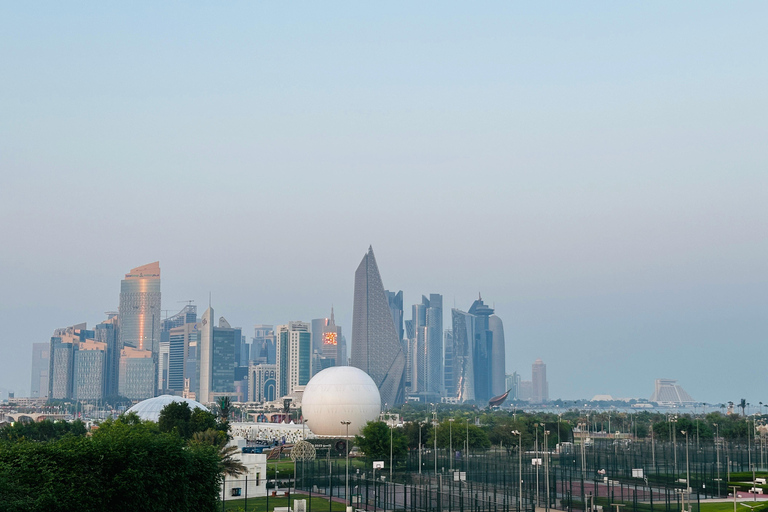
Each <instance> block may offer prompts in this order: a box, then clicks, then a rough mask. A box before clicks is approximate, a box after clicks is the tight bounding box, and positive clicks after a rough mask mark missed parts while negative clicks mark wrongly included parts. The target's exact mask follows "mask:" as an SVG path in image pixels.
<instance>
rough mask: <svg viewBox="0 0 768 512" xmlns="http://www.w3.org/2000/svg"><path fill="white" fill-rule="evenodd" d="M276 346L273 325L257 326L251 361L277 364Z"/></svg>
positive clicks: (252, 343)
mask: <svg viewBox="0 0 768 512" xmlns="http://www.w3.org/2000/svg"><path fill="white" fill-rule="evenodd" d="M275 344H276V341H275V331H274V329H273V328H272V326H271V325H264V324H257V325H255V326H254V335H253V339H252V340H251V361H254V362H257V363H267V364H275V361H276V354H275Z"/></svg>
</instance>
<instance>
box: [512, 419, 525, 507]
mask: <svg viewBox="0 0 768 512" xmlns="http://www.w3.org/2000/svg"><path fill="white" fill-rule="evenodd" d="M512 435H513V436H517V441H518V445H517V510H518V512H522V510H523V433H522V432H520V431H519V430H513V431H512Z"/></svg>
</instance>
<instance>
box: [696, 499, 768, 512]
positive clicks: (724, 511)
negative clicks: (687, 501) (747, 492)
mask: <svg viewBox="0 0 768 512" xmlns="http://www.w3.org/2000/svg"><path fill="white" fill-rule="evenodd" d="M739 503H745V504H746V505H749V507H754V506H755V503H753V502H752V500H743V499H742V500H738V501H737V502H736V511H737V512H750V511H749V508H748V507H747V506H746V505H740V504H739ZM693 508H694V509H695V508H696V505H695V504H694V506H693ZM755 510H756V511H757V510H761V511H765V510H768V502H765V501H758V502H757V507H755ZM699 512H733V502H732V501H721V502H717V503H702V504H701V508H700V509H699Z"/></svg>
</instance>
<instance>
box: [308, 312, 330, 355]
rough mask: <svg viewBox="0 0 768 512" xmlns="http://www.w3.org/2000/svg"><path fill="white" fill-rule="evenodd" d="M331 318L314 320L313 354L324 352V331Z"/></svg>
mask: <svg viewBox="0 0 768 512" xmlns="http://www.w3.org/2000/svg"><path fill="white" fill-rule="evenodd" d="M329 321H330V319H329V318H314V319H313V320H312V353H318V354H319V353H321V352H322V351H323V329H325V327H326V326H327V325H328V322H329Z"/></svg>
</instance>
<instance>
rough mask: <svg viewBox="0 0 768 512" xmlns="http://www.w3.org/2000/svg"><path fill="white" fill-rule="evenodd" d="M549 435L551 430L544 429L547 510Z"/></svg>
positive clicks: (547, 503) (547, 504)
mask: <svg viewBox="0 0 768 512" xmlns="http://www.w3.org/2000/svg"><path fill="white" fill-rule="evenodd" d="M548 435H549V430H545V431H544V450H545V452H544V453H546V456H545V458H544V477H545V478H546V480H547V485H546V489H547V501H546V504H545V505H544V508H545V509H546V510H549V444H548V443H547V436H548Z"/></svg>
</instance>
